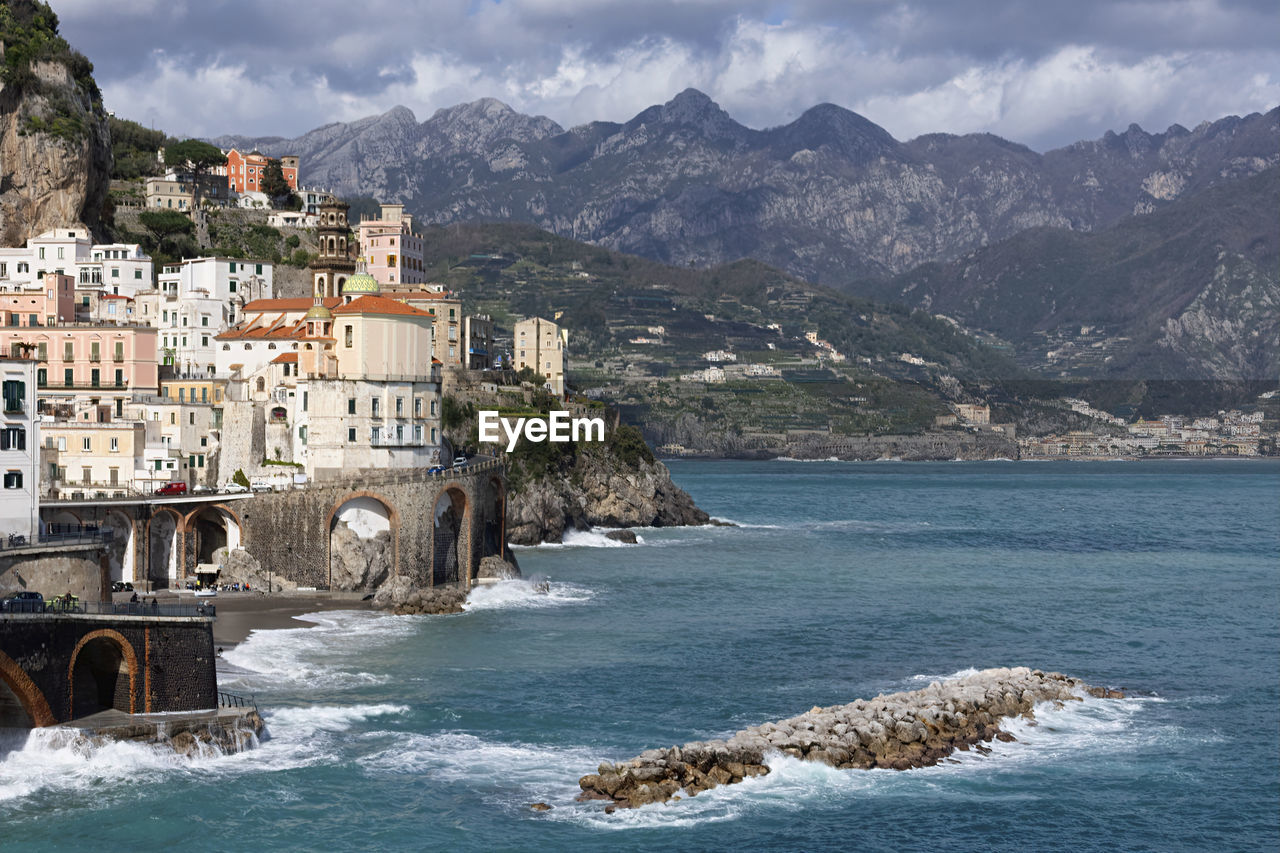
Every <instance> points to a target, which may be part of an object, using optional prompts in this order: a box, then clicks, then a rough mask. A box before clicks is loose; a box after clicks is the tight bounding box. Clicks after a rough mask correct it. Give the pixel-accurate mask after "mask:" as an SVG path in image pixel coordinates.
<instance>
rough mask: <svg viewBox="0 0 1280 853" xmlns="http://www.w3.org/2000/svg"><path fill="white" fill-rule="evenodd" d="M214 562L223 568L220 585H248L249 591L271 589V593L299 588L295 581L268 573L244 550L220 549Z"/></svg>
mask: <svg viewBox="0 0 1280 853" xmlns="http://www.w3.org/2000/svg"><path fill="white" fill-rule="evenodd" d="M213 562H214V563H215V564H217V565H218V566H220V567H221V569H220V571H219V572H218V582H219V583H241V584H248V585H249V589H259V590H265V589H267V588H268V587H270V591H271V592H284V591H285V590H294V589H297V588H298V585H297V584H296V583H294V582H293V581H290V580H286V579H284V578H282V577H281V576H280V575H278V574H276V573H275V572H268V571H267V570H266V569H265V568H263V567H262V565H261V564H260V563H259V562H258V561H257V560H256V559H255V558H254V556H253V555H252V554H250V553H249V552H248V551H246V550H244V549H243V548H233V549H231V550H228V549H226V548H218V549H217V550H215V551H214V552H213Z"/></svg>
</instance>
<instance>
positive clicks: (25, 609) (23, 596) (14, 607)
mask: <svg viewBox="0 0 1280 853" xmlns="http://www.w3.org/2000/svg"><path fill="white" fill-rule="evenodd" d="M0 610H3V611H4V612H5V613H43V612H44V596H43V595H41V594H40V593H38V592H32V591H30V590H24V591H22V592H15V593H14V594H13V595H11V596H9V597H8V598H6V599H5V600H4V601H0Z"/></svg>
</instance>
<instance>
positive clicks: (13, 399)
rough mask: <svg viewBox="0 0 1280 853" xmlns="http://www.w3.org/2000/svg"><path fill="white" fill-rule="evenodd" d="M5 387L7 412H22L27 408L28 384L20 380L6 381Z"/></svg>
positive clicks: (5, 408)
mask: <svg viewBox="0 0 1280 853" xmlns="http://www.w3.org/2000/svg"><path fill="white" fill-rule="evenodd" d="M3 387H4V410H5V411H6V412H21V411H22V410H23V409H25V408H26V403H27V383H25V382H23V381H22V380H20V379H6V380H5V381H4V386H3Z"/></svg>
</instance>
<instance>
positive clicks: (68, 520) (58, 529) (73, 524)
mask: <svg viewBox="0 0 1280 853" xmlns="http://www.w3.org/2000/svg"><path fill="white" fill-rule="evenodd" d="M68 473H70V472H68ZM75 487H76V484H75V483H72V482H70V481H68V482H67V483H66V486H65V488H66V490H67V491H70V490H71V489H74V488H75ZM83 526H84V519H83V518H81V516H80V513H78V512H76V511H75V510H73V509H68V508H66V507H58V508H57V509H56V510H54V511H53V512H52V513H51V514H50V515H49V518H48V520H47V521H46V522H45V532H46V533H50V534H57V533H70V532H72V531H78V530H79V529H80V528H81V527H83Z"/></svg>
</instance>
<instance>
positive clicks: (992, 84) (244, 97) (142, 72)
mask: <svg viewBox="0 0 1280 853" xmlns="http://www.w3.org/2000/svg"><path fill="white" fill-rule="evenodd" d="M51 5H52V6H53V8H54V10H55V11H56V12H57V13H58V16H59V18H60V20H61V23H62V34H63V36H64V37H65V38H66V39H67V40H68V41H69V42H70V43H71V44H72V46H73V47H75V48H77V49H78V50H80V51H81V52H82V53H84V54H85V55H87V56H88V57H89V59H91V60H92V61H93V63H94V66H95V76H96V78H97V81H98V84H99V86H100V87H101V89H102V91H103V95H104V98H105V101H106V106H107V108H108V109H110V110H112V111H114V112H115V114H116V115H118V116H121V117H123V118H129V119H133V120H135V121H139V122H141V123H143V124H146V125H149V126H154V127H157V128H160V129H163V130H165V131H167V132H169V133H170V134H172V135H175V136H217V135H221V134H244V135H249V136H285V137H294V136H298V135H300V134H302V133H305V132H306V131H308V130H311V129H313V128H316V127H319V126H321V125H324V124H328V123H331V122H335V121H351V120H353V119H357V118H362V117H364V116H368V115H374V114H378V113H382V112H385V111H386V110H388V109H390V108H391V107H393V106H396V105H403V106H406V107H408V108H409V109H411V110H413V112H414V114H415V115H416V116H417V117H418V120H419V121H423V120H425V119H427V118H429V117H430V116H431V114H432V113H433V112H435V111H436V110H437V109H440V108H443V107H449V106H453V105H455V104H459V103H463V102H467V101H473V100H476V99H479V98H482V97H493V98H497V99H499V100H501V101H503V102H505V103H507V104H509V105H510V106H511V107H513V108H514V109H516V110H518V111H520V112H524V113H529V114H533V115H545V116H547V117H549V118H551V119H553V120H555V121H556V122H558V123H559V124H561V125H562V126H564V127H566V128H568V127H571V126H574V125H578V124H583V123H585V122H588V121H593V120H607V121H626V120H627V119H629V118H631V117H633V116H634V115H635V114H637V113H639V112H640V111H641V110H643V109H644V108H646V107H648V106H651V105H653V104H660V103H664V102H665V101H668V100H670V99H671V98H672V97H673V96H674V95H676V94H677V93H678V92H680V91H682V90H684V89H686V88H689V87H693V88H696V89H700V90H701V91H703V92H705V93H706V94H708V95H709V96H711V98H712V99H714V100H715V101H716V102H717V103H719V104H720V106H722V107H723V108H724V109H725V110H726V111H727V112H728V113H729V114H730V115H731V116H733V117H734V118H735V119H737V120H738V121H739V122H741V123H743V124H745V125H747V126H749V127H755V128H765V127H772V126H776V125H780V124H785V123H787V122H789V121H792V120H793V119H795V118H796V117H797V116H799V115H800V114H801V113H802V112H804V111H805V110H806V109H808V108H809V107H811V106H814V105H815V104H819V103H824V102H830V103H834V104H838V105H840V106H843V107H846V108H848V109H851V110H853V111H855V112H857V113H860V114H862V115H864V116H866V117H867V118H869V119H870V120H872V121H874V122H876V123H877V124H879V125H881V126H883V127H884V128H885V129H886V130H888V131H889V132H890V133H891V134H893V135H894V136H895V137H897V138H898V139H901V140H906V139H910V138H912V137H915V136H918V135H920V134H922V133H932V132H940V131H941V132H949V133H969V132H990V133H995V134H998V135H1000V136H1003V137H1005V138H1007V139H1011V140H1013V141H1016V142H1021V143H1024V144H1026V145H1029V146H1031V147H1032V148H1034V149H1036V150H1040V151H1044V150H1047V149H1049V148H1054V147H1058V146H1062V145H1066V144H1069V143H1071V142H1073V141H1076V140H1078V139H1093V138H1097V137H1099V136H1101V135H1102V134H1103V133H1105V132H1106V131H1107V130H1115V131H1118V132H1121V131H1123V130H1124V129H1125V128H1127V127H1128V126H1129V124H1130V123H1137V124H1139V125H1141V126H1142V127H1143V128H1144V129H1146V130H1148V131H1152V132H1155V131H1160V130H1164V129H1165V128H1167V127H1168V126H1169V125H1171V124H1174V123H1179V124H1182V125H1183V126H1185V127H1188V128H1193V127H1195V126H1196V125H1197V124H1199V123H1200V122H1202V121H1206V120H1208V121H1212V120H1214V119H1217V118H1220V117H1222V116H1224V115H1231V114H1236V115H1244V114H1246V113H1249V112H1256V111H1265V110H1267V109H1270V108H1271V107H1274V106H1277V105H1280V12H1277V8H1276V4H1275V0H1070V2H1065V0H1021V1H1020V0H896V1H895V0H789V2H779V0H454V1H453V2H447V0H362V2H350V0H306V2H295V0H256V2H249V0H110V2H103V0H52V2H51Z"/></svg>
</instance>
